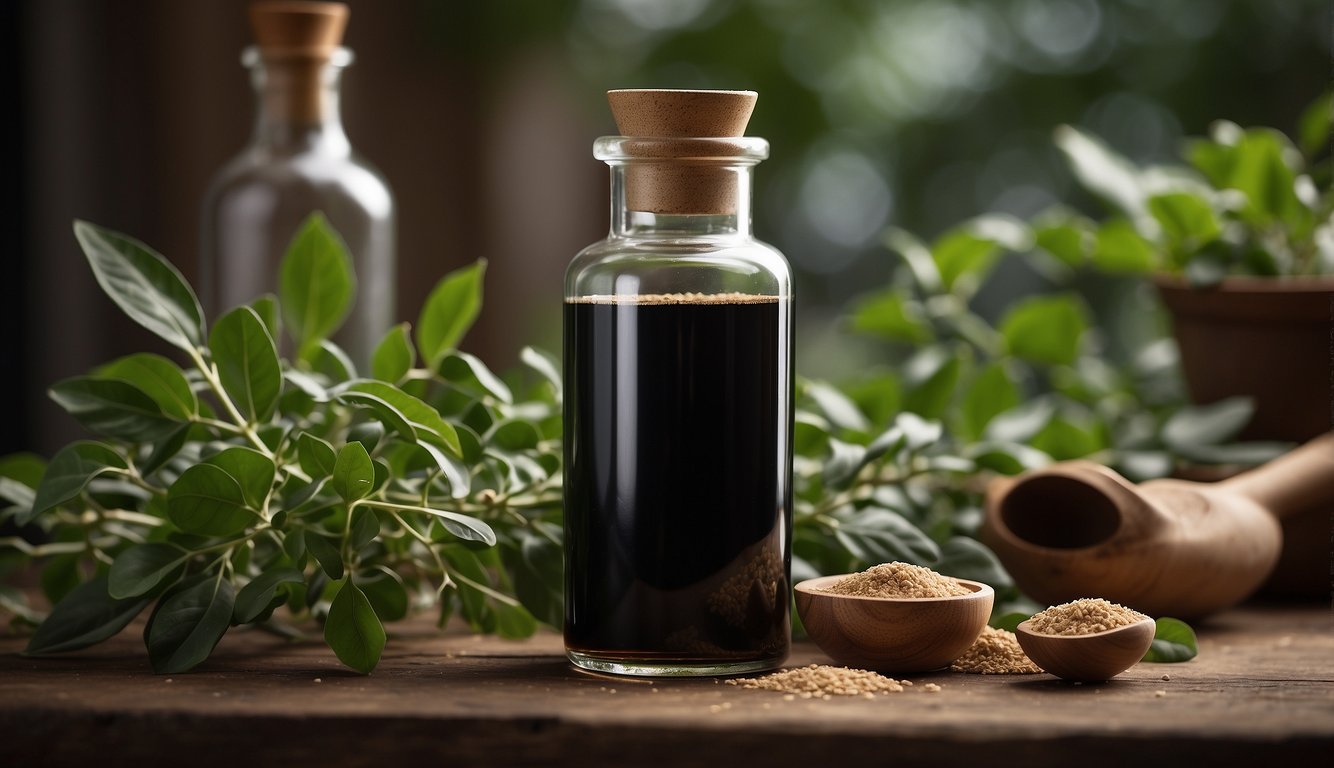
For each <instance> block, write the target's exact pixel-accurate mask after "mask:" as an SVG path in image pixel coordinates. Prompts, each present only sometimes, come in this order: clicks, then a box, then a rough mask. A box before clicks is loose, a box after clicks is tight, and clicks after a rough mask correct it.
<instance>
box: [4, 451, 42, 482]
mask: <svg viewBox="0 0 1334 768" xmlns="http://www.w3.org/2000/svg"><path fill="white" fill-rule="evenodd" d="M45 473H46V459H43V458H42V457H41V456H38V455H37V454H35V453H27V452H22V453H11V454H8V455H6V456H0V477H7V478H9V479H11V480H15V481H17V482H18V483H21V484H22V485H25V486H27V487H28V488H31V489H33V490H36V489H37V486H39V485H41V484H42V475H44V474H45Z"/></svg>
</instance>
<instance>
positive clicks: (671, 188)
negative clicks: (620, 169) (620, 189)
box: [607, 89, 758, 215]
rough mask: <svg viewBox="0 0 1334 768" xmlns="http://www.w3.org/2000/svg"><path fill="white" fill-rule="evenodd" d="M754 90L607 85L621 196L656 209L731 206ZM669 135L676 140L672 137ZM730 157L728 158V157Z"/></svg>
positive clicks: (696, 210)
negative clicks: (620, 154)
mask: <svg viewBox="0 0 1334 768" xmlns="http://www.w3.org/2000/svg"><path fill="white" fill-rule="evenodd" d="M757 98H758V94H756V93H755V92H754V91H696V90H654V89H643V90H641V89H636V90H615V91H608V92H607V101H608V102H609V103H610V104H611V111H612V115H613V117H615V119H616V127H617V130H619V131H620V133H621V135H622V136H627V137H632V138H638V139H643V141H637V142H627V143H626V144H625V145H623V146H624V149H625V151H626V153H627V154H628V155H630V156H631V157H632V158H633V159H632V160H631V161H629V162H628V163H627V165H626V169H625V184H626V203H627V207H628V208H629V209H630V210H632V211H646V212H649V213H659V214H704V215H707V214H734V213H736V212H737V199H736V198H737V179H736V174H737V171H736V170H735V168H734V167H728V165H729V160H728V158H733V157H735V156H736V155H738V154H739V153H740V149H739V147H738V146H737V144H736V143H735V142H729V141H727V139H728V138H734V137H739V136H743V135H745V132H746V124H747V123H748V122H749V121H750V115H751V112H752V111H753V110H754V109H755V101H756V99H757ZM674 139H675V141H674ZM732 162H733V164H734V161H732Z"/></svg>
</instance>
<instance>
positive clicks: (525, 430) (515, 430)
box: [485, 419, 542, 451]
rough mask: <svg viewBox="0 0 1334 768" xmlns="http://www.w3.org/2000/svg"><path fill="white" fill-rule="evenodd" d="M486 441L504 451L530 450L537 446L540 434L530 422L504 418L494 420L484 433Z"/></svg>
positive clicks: (540, 437)
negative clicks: (493, 423)
mask: <svg viewBox="0 0 1334 768" xmlns="http://www.w3.org/2000/svg"><path fill="white" fill-rule="evenodd" d="M485 439H486V442H487V443H488V444H490V445H494V446H496V447H497V448H500V449H502V450H506V451H531V450H533V449H535V448H537V444H538V442H540V441H541V439H542V435H541V434H539V433H538V431H537V427H535V426H533V424H532V422H528V421H524V420H522V419H506V420H504V421H498V422H496V424H495V426H493V427H491V430H490V432H488V433H487V435H486V438H485Z"/></svg>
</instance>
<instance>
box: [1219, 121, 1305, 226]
mask: <svg viewBox="0 0 1334 768" xmlns="http://www.w3.org/2000/svg"><path fill="white" fill-rule="evenodd" d="M1285 150H1288V151H1291V148H1290V146H1289V143H1288V139H1287V137H1285V136H1284V135H1283V134H1281V133H1279V132H1278V131H1275V130H1272V129H1264V128H1261V129H1252V130H1248V131H1246V133H1245V134H1244V135H1243V136H1242V138H1241V140H1240V141H1238V142H1237V145H1236V147H1235V148H1234V152H1235V161H1234V163H1233V165H1232V169H1231V173H1230V174H1229V176H1228V179H1227V182H1226V183H1225V185H1224V186H1226V187H1228V188H1231V189H1238V190H1241V191H1242V192H1244V193H1245V194H1246V199H1247V201H1248V205H1247V207H1246V209H1245V211H1244V214H1245V215H1246V216H1247V217H1248V218H1249V219H1251V220H1252V221H1255V222H1257V223H1260V224H1264V223H1267V222H1271V221H1281V222H1283V223H1285V224H1287V225H1288V226H1289V227H1293V228H1297V227H1299V226H1301V225H1302V224H1304V223H1306V224H1309V217H1310V212H1309V211H1308V210H1307V209H1306V208H1305V206H1303V205H1302V202H1301V200H1299V199H1298V197H1297V192H1296V187H1295V184H1296V180H1297V176H1296V173H1295V172H1294V171H1293V169H1292V168H1290V167H1289V166H1288V163H1287V161H1286V159H1285V158H1284V153H1285Z"/></svg>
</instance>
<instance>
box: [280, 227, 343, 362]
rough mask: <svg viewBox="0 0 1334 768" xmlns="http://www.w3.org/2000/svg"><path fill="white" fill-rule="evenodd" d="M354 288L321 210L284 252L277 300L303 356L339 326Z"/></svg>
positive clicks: (340, 243)
mask: <svg viewBox="0 0 1334 768" xmlns="http://www.w3.org/2000/svg"><path fill="white" fill-rule="evenodd" d="M355 290H356V283H355V278H354V277H353V275H352V258H351V256H349V255H348V252H347V246H346V245H345V244H344V243H343V240H342V238H340V237H339V236H338V234H337V233H336V232H334V230H333V228H332V227H330V226H329V222H328V221H326V220H325V218H324V215H323V214H321V213H313V214H311V215H310V218H308V219H306V221H305V223H304V224H302V225H301V230H300V231H299V232H297V235H296V237H295V238H293V240H292V244H291V245H289V246H288V247H287V253H286V254H284V255H283V262H282V267H281V269H280V272H279V276H278V299H279V301H278V303H279V305H281V306H282V310H283V321H284V322H285V323H286V324H287V329H288V333H290V334H291V335H292V340H293V341H295V342H296V345H297V349H298V350H300V354H301V356H302V357H304V358H308V357H309V356H310V355H311V354H313V353H314V352H315V351H316V349H317V348H318V346H319V342H320V341H321V340H323V339H325V338H328V337H329V336H330V335H331V334H332V333H333V332H334V331H335V330H337V328H338V326H340V325H342V323H343V318H345V317H346V316H347V313H348V310H349V308H350V307H351V305H352V295H353V293H354V292H355Z"/></svg>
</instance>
